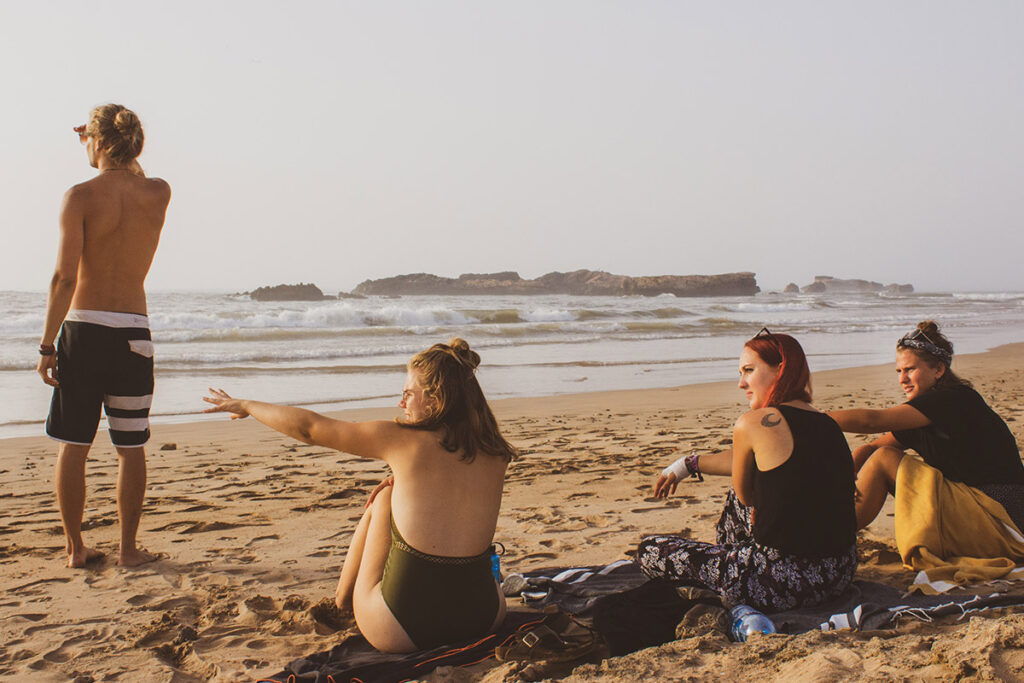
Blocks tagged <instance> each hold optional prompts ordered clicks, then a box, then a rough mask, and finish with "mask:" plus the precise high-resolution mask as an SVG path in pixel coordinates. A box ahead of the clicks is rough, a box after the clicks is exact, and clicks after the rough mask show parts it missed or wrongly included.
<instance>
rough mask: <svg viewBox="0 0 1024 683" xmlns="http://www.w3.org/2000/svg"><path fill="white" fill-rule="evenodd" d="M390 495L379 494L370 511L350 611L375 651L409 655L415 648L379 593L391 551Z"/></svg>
mask: <svg viewBox="0 0 1024 683" xmlns="http://www.w3.org/2000/svg"><path fill="white" fill-rule="evenodd" d="M391 491H392V488H391V487H390V486H389V487H387V488H385V489H384V490H382V491H380V492H379V493H378V494H377V497H376V498H375V499H374V501H373V505H372V506H371V507H370V519H369V524H368V525H367V529H366V538H365V541H364V545H363V552H362V556H361V558H360V563H359V572H358V575H357V576H356V585H355V590H354V591H353V594H352V607H353V612H354V614H355V617H356V624H357V625H358V626H359V631H360V632H361V633H362V634H363V636H364V637H365V638H366V639H367V640H368V641H370V644H371V645H373V646H374V647H375V648H377V649H378V650H382V651H384V652H413V651H415V650H416V649H418V648H417V647H416V645H415V643H413V642H412V639H411V638H409V635H408V634H407V633H406V632H405V629H403V628H402V625H401V624H399V623H398V620H397V619H396V618H395V615H393V614H392V613H391V609H390V608H389V607H388V605H387V603H386V602H384V596H383V595H381V590H380V582H381V579H382V578H383V577H384V565H385V563H386V562H387V559H388V551H390V550H391Z"/></svg>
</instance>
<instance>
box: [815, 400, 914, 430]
mask: <svg viewBox="0 0 1024 683" xmlns="http://www.w3.org/2000/svg"><path fill="white" fill-rule="evenodd" d="M828 416H829V417H831V418H832V419H833V420H835V421H836V423H837V424H838V425H839V427H840V428H841V429H842V430H843V431H844V432H851V433H853V434H878V433H880V432H892V431H897V430H900V429H917V428H918V427H926V426H928V425H930V424H931V423H932V421H931V420H929V419H928V418H927V417H925V416H924V414H922V413H921V411H919V410H918V409H917V408H914V407H913V406H911V405H909V404H906V403H903V404H900V405H898V406H893V407H892V408H885V409H883V410H869V409H866V408H852V409H850V410H833V411H830V412H829V414H828Z"/></svg>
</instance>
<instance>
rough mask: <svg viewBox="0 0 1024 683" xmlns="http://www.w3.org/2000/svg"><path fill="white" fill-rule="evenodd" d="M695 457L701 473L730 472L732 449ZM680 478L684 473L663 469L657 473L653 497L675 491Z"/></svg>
mask: <svg viewBox="0 0 1024 683" xmlns="http://www.w3.org/2000/svg"><path fill="white" fill-rule="evenodd" d="M696 458H697V469H698V470H699V471H700V473H701V474H714V475H725V476H728V475H730V474H732V451H731V450H730V451H722V452H720V453H709V454H707V455H698V456H696ZM683 459H684V458H680V459H679V460H677V461H676V462H674V463H672V465H671V466H670V467H669V468H668V469H672V468H674V467H676V466H677V465H678V464H679V463H680V462H681V461H682V460H683ZM680 479H686V475H685V474H684V475H682V476H680V475H677V474H675V473H674V472H668V471H667V470H666V471H663V472H662V473H661V474H659V475H658V479H657V480H656V481H655V482H654V490H653V491H652V495H653V496H654V497H655V498H668V497H669V496H670V495H671V494H673V493H675V492H676V487H678V486H679V481H680Z"/></svg>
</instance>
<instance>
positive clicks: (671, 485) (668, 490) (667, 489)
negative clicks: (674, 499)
mask: <svg viewBox="0 0 1024 683" xmlns="http://www.w3.org/2000/svg"><path fill="white" fill-rule="evenodd" d="M677 486H679V478H678V477H676V475H675V474H674V473H672V472H669V473H668V474H665V473H664V472H663V473H661V474H659V475H658V480H657V481H656V482H654V497H655V498H668V497H669V495H671V494H673V493H675V492H676V487H677Z"/></svg>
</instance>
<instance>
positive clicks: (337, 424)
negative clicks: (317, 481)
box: [203, 389, 401, 458]
mask: <svg viewBox="0 0 1024 683" xmlns="http://www.w3.org/2000/svg"><path fill="white" fill-rule="evenodd" d="M203 400H204V401H206V402H207V403H210V404H212V406H213V407H211V408H207V409H206V410H205V411H203V412H207V413H231V419H233V420H235V419H239V418H244V417H248V416H250V415H251V416H253V417H254V418H256V419H257V420H259V421H260V422H262V423H263V424H265V425H267V426H268V427H270V428H271V429H276V430H277V431H279V432H281V433H282V434H287V435H288V436H291V437H293V438H295V439H298V440H299V441H302V442H304V443H308V444H315V445H317V446H326V447H327V448H334V449H336V450H339V451H344V452H346V453H351V454H352V455H358V456H361V457H364V458H382V453H383V451H384V450H385V449H384V445H385V444H386V443H387V442H388V441H389V440H393V439H395V438H396V437H397V436H398V434H397V430H398V429H401V428H400V427H398V426H397V425H395V424H394V423H393V422H384V421H379V422H345V421H343V420H335V419H333V418H330V417H326V416H324V415H321V414H320V413H315V412H313V411H312V410H306V409H305V408H295V407H292V406H282V405H277V404H276V403H264V402H262V401H250V400H247V399H237V398H232V397H231V396H229V395H228V394H227V392H225V391H224V390H223V389H210V395H209V396H204V397H203Z"/></svg>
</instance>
